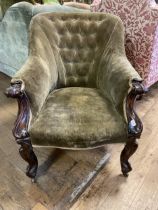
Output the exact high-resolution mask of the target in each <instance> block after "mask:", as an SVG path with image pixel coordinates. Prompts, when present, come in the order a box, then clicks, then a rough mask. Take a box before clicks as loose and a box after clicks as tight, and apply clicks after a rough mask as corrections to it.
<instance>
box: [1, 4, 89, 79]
mask: <svg viewBox="0 0 158 210" xmlns="http://www.w3.org/2000/svg"><path fill="white" fill-rule="evenodd" d="M3 1H4V0H3ZM15 1H16V0H14V2H15ZM17 1H18V0H17ZM28 1H29V0H28ZM8 2H10V3H11V2H13V1H11V0H10V1H8ZM30 2H31V0H30ZM4 3H5V2H3V4H4ZM9 5H10V4H9ZM84 11H85V10H82V9H76V8H74V7H68V6H64V5H63V6H61V5H60V4H56V3H54V4H49V5H33V4H30V3H28V2H20V3H17V4H14V5H12V6H11V7H10V8H9V9H8V10H7V11H6V12H5V15H4V17H3V18H2V20H1V21H0V71H1V72H3V73H5V74H7V75H9V76H13V75H14V74H15V73H16V72H17V71H18V70H19V69H20V68H21V67H22V65H23V64H24V63H25V61H26V59H27V57H28V28H29V25H30V21H31V19H32V17H33V16H35V15H36V14H39V13H48V12H65V13H71V12H84Z"/></svg>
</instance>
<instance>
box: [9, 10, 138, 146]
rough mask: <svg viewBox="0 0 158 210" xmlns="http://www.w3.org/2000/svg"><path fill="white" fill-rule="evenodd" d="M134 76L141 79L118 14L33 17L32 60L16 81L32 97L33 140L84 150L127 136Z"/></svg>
mask: <svg viewBox="0 0 158 210" xmlns="http://www.w3.org/2000/svg"><path fill="white" fill-rule="evenodd" d="M133 79H137V80H140V81H141V78H140V76H139V75H138V73H137V72H136V71H135V70H134V68H133V67H132V66H131V64H130V63H129V61H128V60H127V58H126V55H125V50H124V30H123V25H122V22H121V20H120V19H119V18H118V17H116V16H114V15H110V14H101V13H95V14H92V13H91V14H90V13H84V14H83V13H82V14H81V13H74V14H73V13H71V14H65V13H60V14H53V13H48V14H41V15H37V16H36V17H34V18H33V20H32V22H31V27H30V43H29V58H28V60H27V62H26V63H25V65H24V66H23V67H22V68H21V69H20V70H19V71H18V72H17V73H16V75H15V76H14V77H13V79H12V82H17V81H19V80H20V81H22V83H23V85H24V86H25V89H26V92H27V94H28V96H29V99H30V104H31V110H32V114H33V120H32V121H31V126H30V134H31V137H32V141H33V143H35V144H40V145H42V144H44V145H52V146H60V147H73V143H74V146H75V147H79V148H80V147H82V148H83V147H89V146H90V147H93V146H96V145H98V144H104V143H105V142H107V141H108V142H120V141H126V140H127V131H128V128H127V122H126V112H125V99H126V97H127V94H128V92H129V91H130V89H131V82H132V80H133ZM77 109H79V111H77ZM72 127H73V128H72ZM79 136H80V138H79ZM86 139H87V140H86ZM99 142H100V143H99Z"/></svg>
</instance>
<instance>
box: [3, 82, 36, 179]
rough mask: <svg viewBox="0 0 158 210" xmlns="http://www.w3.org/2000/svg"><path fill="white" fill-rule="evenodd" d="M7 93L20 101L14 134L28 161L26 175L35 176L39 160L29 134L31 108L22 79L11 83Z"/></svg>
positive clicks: (22, 154) (23, 156)
mask: <svg viewBox="0 0 158 210" xmlns="http://www.w3.org/2000/svg"><path fill="white" fill-rule="evenodd" d="M5 94H6V95H7V97H11V98H16V99H17V102H18V114H17V119H16V121H15V124H14V128H13V136H14V137H15V140H16V142H17V143H18V144H20V145H21V147H20V149H19V153H20V155H21V157H22V158H23V159H24V160H25V161H26V162H27V163H28V167H27V170H26V175H27V176H29V177H30V178H33V180H34V178H35V176H36V172H37V167H38V161H37V157H36V155H35V153H34V151H33V147H32V144H31V140H30V135H29V131H28V129H29V123H30V120H31V108H30V103H29V99H28V97H27V94H26V92H25V90H24V84H23V83H22V81H17V82H14V83H11V86H10V87H9V88H7V90H6V92H5Z"/></svg>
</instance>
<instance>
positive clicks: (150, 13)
mask: <svg viewBox="0 0 158 210" xmlns="http://www.w3.org/2000/svg"><path fill="white" fill-rule="evenodd" d="M91 11H93V12H109V13H113V14H115V15H118V16H119V17H120V18H121V19H122V21H123V22H124V25H125V32H126V33H125V36H126V37H125V40H126V43H125V46H126V54H127V57H128V59H129V60H130V62H131V63H132V65H133V66H134V68H135V69H136V70H137V71H138V72H139V74H140V75H141V77H142V78H143V79H144V82H145V86H146V87H149V86H151V85H152V84H154V83H155V82H156V81H158V6H157V5H156V3H155V0H141V1H140V0H102V1H101V0H94V1H93V4H92V5H91Z"/></svg>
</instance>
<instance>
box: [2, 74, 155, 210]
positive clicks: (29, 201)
mask: <svg viewBox="0 0 158 210" xmlns="http://www.w3.org/2000/svg"><path fill="white" fill-rule="evenodd" d="M0 81H1V82H0V90H1V89H2V88H3V89H4V87H7V83H8V81H9V80H8V78H7V77H5V76H3V78H2V77H1V80H0ZM8 100H9V99H6V98H5V97H4V96H3V94H2V91H0V104H1V106H0V135H1V137H3V138H4V139H3V141H2V142H1V145H0V166H1V175H0V209H1V207H3V209H4V210H25V209H31V208H32V209H33V210H48V209H49V207H47V204H48V203H51V198H52V196H53V195H54V194H53V190H49V191H48V192H47V187H48V189H50V188H49V186H48V185H51V182H49V183H48V184H47V186H45V188H44V189H40V188H39V186H38V185H32V184H31V183H30V182H29V180H28V179H27V178H25V177H24V176H23V173H22V172H21V169H22V171H23V170H24V166H23V164H22V162H21V159H20V158H19V156H18V155H17V149H18V146H17V145H16V144H13V143H12V141H11V140H10V141H8V140H7V139H8V138H9V139H11V138H12V136H11V132H10V127H11V125H12V122H13V120H14V118H15V114H16V113H15V110H16V104H15V103H13V101H12V100H10V103H9V105H8ZM6 104H7V106H6ZM137 112H138V113H139V115H140V116H141V118H142V121H143V123H144V132H143V135H142V137H141V139H140V140H139V148H138V150H137V152H136V153H135V154H134V155H133V157H132V158H131V163H132V166H133V171H132V172H131V173H130V175H129V177H128V178H125V177H123V176H121V175H120V165H119V156H120V152H121V150H122V148H123V145H122V144H117V145H110V146H109V149H110V150H111V152H112V154H111V159H110V162H109V163H108V164H107V166H106V167H105V168H104V169H103V170H102V171H101V172H100V173H99V174H98V176H97V177H96V178H95V180H94V181H93V182H92V184H91V185H90V187H89V188H87V190H86V191H85V193H83V195H82V196H80V198H79V199H78V201H77V202H76V203H75V204H74V205H73V207H71V210H158V176H157V174H158V123H157V121H158V114H157V113H158V86H155V87H153V88H152V89H151V91H150V93H148V94H147V96H145V97H144V98H143V100H142V102H141V101H140V102H137ZM8 148H9V149H8ZM44 157H45V156H44ZM8 160H12V161H10V162H9V161H8ZM4 163H5V164H4ZM15 163H16V164H15ZM17 165H20V167H21V169H19V168H18V167H17ZM83 167H84V165H83ZM15 168H16V170H15ZM12 171H13V173H12ZM15 171H16V172H15ZM48 172H49V171H48ZM48 172H47V173H48ZM11 173H12V174H11ZM51 175H52V174H51V173H50V176H51ZM17 180H19V181H20V184H18V182H17ZM19 186H20V187H19ZM61 187H63V188H64V186H61ZM52 189H53V186H52ZM64 189H65V188H64ZM10 191H12V192H14V195H13V194H12V195H11V193H9V192H10ZM17 201H18V202H17ZM19 201H21V202H19ZM24 206H29V207H28V208H24ZM50 209H52V210H53V209H54V208H53V207H52V208H50ZM61 210H63V209H61Z"/></svg>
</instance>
